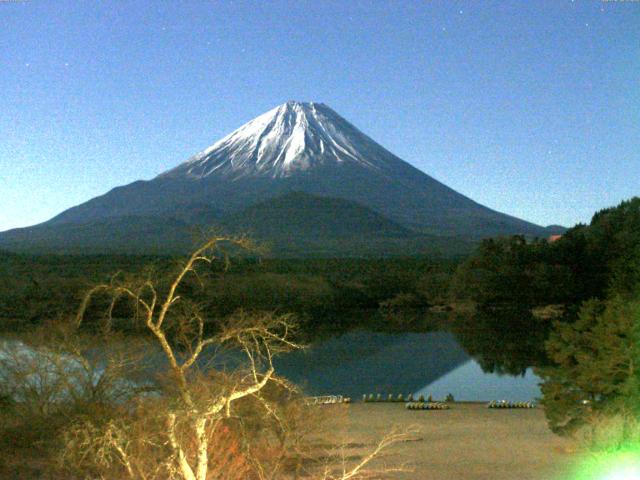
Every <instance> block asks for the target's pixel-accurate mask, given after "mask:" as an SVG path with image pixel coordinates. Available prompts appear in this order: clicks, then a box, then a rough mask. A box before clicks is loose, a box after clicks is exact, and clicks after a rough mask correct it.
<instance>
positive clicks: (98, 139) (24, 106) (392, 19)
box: [0, 0, 640, 230]
mask: <svg viewBox="0 0 640 480" xmlns="http://www.w3.org/2000/svg"><path fill="white" fill-rule="evenodd" d="M290 99H294V100H303V101H318V102H324V103H326V104H328V105H329V106H331V107H332V108H333V109H334V110H336V111H337V112H338V113H340V114H341V115H342V116H344V117H345V118H347V119H348V120H350V121H351V122H352V123H354V124H355V125H356V126H357V127H359V128H360V129H361V130H362V131H364V132H365V133H367V134H368V135H370V136H371V137H373V138H374V139H375V140H377V141H378V142H379V143H381V144H382V145H384V146H385V147H387V148H388V149H389V150H391V151H392V152H394V153H395V154H397V155H398V156H399V157H401V158H403V159H404V160H406V161H408V162H410V163H411V164H413V165H415V166H416V167H418V168H420V169H421V170H423V171H425V172H426V173H428V174H429V175H431V176H433V177H435V178H436V179H438V180H440V181H442V182H444V183H445V184H447V185H449V186H451V187H453V188H454V189H456V190H458V191H459V192H461V193H463V194H465V195H467V196H469V197H471V198H473V199H474V200H476V201H478V202H480V203H483V204H485V205H487V206H489V207H492V208H495V209H497V210H500V211H503V212H506V213H509V214H512V215H515V216H518V217H521V218H524V219H526V220H530V221H533V222H536V223H539V224H550V223H561V224H564V225H572V224H574V223H576V222H580V221H582V222H585V221H588V220H589V218H590V217H591V214H592V213H593V212H594V211H595V210H597V209H600V208H603V207H606V206H610V205H613V204H616V203H618V202H619V201H620V200H622V199H625V198H629V197H631V196H633V195H639V194H640V2H636V1H631V0H627V1H623V0H618V1H604V2H601V1H598V0H594V1H590V0H584V1H581V0H575V1H574V2H572V1H571V0H566V1H565V0H548V1H522V0H513V1H508V0H504V1H502V0H500V1H480V0H473V1H444V0H442V1H435V0H434V1H417V0H416V1H412V2H405V1H388V2H387V1H378V0H371V1H366V2H365V1H362V2H360V1H354V0H349V1H344V0H339V1H335V2H334V1H288V2H287V1H275V2H271V1H269V2H262V1H255V2H249V1H246V2H245V1H233V2H232V1H222V0H220V1H213V0H200V1H195V0H192V1H189V0H185V1H177V0H167V1H161V0H153V1H152V0H148V1H142V0H138V1H128V0H117V1H107V2H104V1H98V0H94V1H88V0H25V1H20V0H0V201H1V202H2V203H1V205H0V230H5V229H9V228H12V227H18V226H26V225H30V224H34V223H37V222H41V221H44V220H47V219H48V218H50V217H51V216H53V215H55V214H57V213H59V212H60V211H62V210H64V209H66V208H69V207H71V206H73V205H76V204H78V203H81V202H83V201H86V200H88V199H90V198H92V197H94V196H96V195H100V194H102V193H105V192H106V191H108V190H110V189H111V188H113V187H115V186H118V185H122V184H126V183H130V182H132V181H134V180H137V179H149V178H152V177H154V176H155V175H157V174H158V173H160V172H162V171H164V170H166V169H168V168H170V167H173V166H175V165H177V164H178V163H180V162H182V161H184V160H185V159H186V158H187V157H189V156H190V155H192V154H193V153H195V152H197V151H199V150H201V149H203V148H204V147H207V146H208V145H210V144H212V143H213V142H214V141H215V140H217V139H218V138H220V137H221V136H223V135H225V134H227V133H229V132H230V131H232V130H233V129H235V128H237V127H238V126H240V125H241V124H242V123H244V122H246V121H248V120H250V119H252V118H254V117H255V116H257V115H258V114H260V113H263V112H264V111H266V110H268V109H270V108H272V107H274V106H276V105H278V104H280V103H283V102H285V101H287V100H290Z"/></svg>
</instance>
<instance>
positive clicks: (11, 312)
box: [0, 252, 457, 335]
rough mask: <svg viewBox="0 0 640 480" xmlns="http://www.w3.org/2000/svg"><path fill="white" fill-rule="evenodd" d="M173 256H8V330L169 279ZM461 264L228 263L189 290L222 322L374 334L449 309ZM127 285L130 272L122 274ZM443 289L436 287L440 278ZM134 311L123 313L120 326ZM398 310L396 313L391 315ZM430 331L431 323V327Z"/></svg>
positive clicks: (3, 309) (1, 296)
mask: <svg viewBox="0 0 640 480" xmlns="http://www.w3.org/2000/svg"><path fill="white" fill-rule="evenodd" d="M176 261H177V260H176V259H174V258H172V257H151V256H133V255H131V256H126V255H93V256H81V255H78V256H75V255H66V256H65V255H48V256H28V255H15V254H4V253H2V252H0V329H4V330H15V329H16V328H27V327H29V326H30V325H33V324H40V323H42V322H45V321H47V320H50V319H55V318H57V317H65V316H68V315H72V314H74V313H75V311H76V309H77V306H78V304H79V302H80V299H81V298H82V296H83V294H84V292H85V291H86V290H87V289H88V288H89V287H90V286H91V285H94V284H96V283H109V282H110V280H111V277H112V276H113V275H114V274H116V273H117V272H130V274H131V275H135V274H139V273H141V272H143V270H145V269H146V270H148V268H149V267H148V265H149V264H151V265H152V267H151V268H152V269H153V271H149V272H147V273H145V274H144V275H143V276H144V277H151V278H154V279H156V280H157V281H159V280H160V279H161V278H163V277H164V276H165V275H164V274H165V273H167V272H170V271H172V270H173V269H174V268H175V265H176ZM456 265H457V262H456V261H454V260H432V259H428V258H425V257H414V258H385V259H257V258H252V257H246V258H242V259H238V260H236V261H234V262H233V264H231V265H230V266H225V265H224V262H218V264H215V263H214V265H213V266H212V267H211V269H210V271H208V272H205V273H204V274H200V276H199V278H198V279H196V278H195V277H194V278H189V279H187V281H185V285H184V289H185V292H186V293H188V294H189V295H190V297H191V298H192V299H193V300H194V302H196V303H197V304H198V305H199V306H200V308H202V309H203V310H206V311H207V312H208V313H209V314H210V315H211V316H212V317H217V318H221V317H224V316H226V315H228V314H230V313H232V312H234V311H236V310H237V309H238V308H243V309H245V310H250V311H272V310H276V311H279V312H289V313H294V314H296V315H297V317H298V318H299V319H301V321H302V327H303V328H304V329H305V330H306V332H307V333H310V332H313V334H314V335H315V334H322V331H323V330H331V331H334V332H335V331H336V330H337V331H342V330H345V329H348V328H351V327H354V326H357V325H362V324H363V323H364V322H366V324H367V326H369V327H371V328H374V327H375V328H383V329H384V328H387V327H388V328H389V329H393V330H397V329H398V328H402V329H410V330H411V329H422V328H425V323H424V318H425V311H426V309H427V308H428V307H429V306H430V305H432V304H433V303H436V302H437V301H441V302H444V301H445V294H444V293H443V291H445V290H446V289H447V287H448V285H447V283H448V279H449V278H450V277H451V275H452V273H453V271H454V270H455V268H456ZM118 275H119V277H121V276H122V275H123V274H122V273H120V274H118ZM432 278H437V281H435V282H433V283H430V279H432ZM108 301H109V299H108V298H106V297H105V298H96V303H95V304H93V305H92V306H91V309H90V311H89V312H88V314H87V317H88V319H87V321H88V322H91V321H94V322H96V323H99V320H100V319H101V318H102V316H103V314H104V312H105V311H106V308H107V306H108ZM132 308H133V307H132V305H131V304H130V303H129V302H127V301H125V300H122V301H119V302H117V303H116V305H115V309H114V312H113V313H114V317H115V320H116V324H117V322H118V320H119V319H125V318H130V317H131V313H132V311H131V309H132ZM387 312H391V313H392V315H391V316H388V315H386V313H387ZM427 326H428V325H427Z"/></svg>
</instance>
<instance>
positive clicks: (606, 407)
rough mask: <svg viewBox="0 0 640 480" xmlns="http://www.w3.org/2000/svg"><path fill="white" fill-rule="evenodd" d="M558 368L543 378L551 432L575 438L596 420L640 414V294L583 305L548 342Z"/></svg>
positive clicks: (547, 370) (547, 371) (541, 371)
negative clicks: (580, 429) (571, 435)
mask: <svg viewBox="0 0 640 480" xmlns="http://www.w3.org/2000/svg"><path fill="white" fill-rule="evenodd" d="M546 349H547V353H548V355H549V358H550V360H551V361H552V362H553V363H554V364H555V365H554V366H552V367H546V368H541V369H538V370H537V373H538V374H539V375H540V376H541V377H542V378H543V379H544V383H543V384H542V393H543V400H542V403H543V404H544V406H545V412H546V415H547V419H548V421H549V425H550V427H551V429H552V430H553V431H555V432H557V433H572V432H574V431H575V430H576V429H577V428H579V427H581V426H583V425H585V424H588V423H589V422H590V421H591V420H592V418H594V417H595V416H596V415H599V414H602V413H605V414H617V413H621V412H622V413H625V412H633V413H634V414H636V415H637V414H640V369H639V368H638V366H639V365H640V291H639V292H638V294H636V296H635V298H634V299H629V298H625V297H623V296H621V295H614V296H613V297H612V298H610V299H609V300H606V301H600V300H590V301H587V302H585V303H584V304H583V306H582V308H581V310H580V314H579V316H578V320H577V321H576V322H574V323H571V324H566V323H564V324H563V323H557V324H556V325H555V329H554V331H553V332H552V333H551V334H550V336H549V340H548V341H547V342H546Z"/></svg>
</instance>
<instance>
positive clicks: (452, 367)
mask: <svg viewBox="0 0 640 480" xmlns="http://www.w3.org/2000/svg"><path fill="white" fill-rule="evenodd" d="M276 367H277V370H278V371H279V372H280V374H282V375H284V376H286V377H288V378H289V379H291V380H293V381H294V382H296V383H298V384H300V385H302V387H303V388H304V390H305V391H306V392H307V393H309V394H312V395H332V394H336V395H338V394H340V395H347V396H351V397H352V398H354V399H356V400H357V399H360V398H361V397H362V395H363V394H369V393H373V394H377V393H381V394H383V395H385V396H386V394H388V393H393V394H395V395H397V394H399V393H402V394H403V395H408V394H409V393H412V394H414V396H415V395H420V394H424V395H425V396H428V395H432V396H433V397H434V398H435V399H443V398H444V397H445V396H446V395H447V394H448V393H451V394H453V396H454V398H455V399H456V400H467V401H489V400H501V399H506V400H512V401H529V400H535V399H536V398H538V397H540V388H539V386H538V383H539V382H540V379H539V378H538V377H536V376H535V375H534V374H533V373H532V372H531V371H530V370H528V371H527V372H526V374H525V375H524V376H518V377H514V376H510V375H498V374H491V373H484V372H483V371H482V369H481V368H480V365H478V363H477V362H475V361H474V360H473V359H472V358H470V357H469V355H467V353H466V352H465V351H464V349H463V348H462V347H461V346H460V345H459V344H458V342H457V341H456V339H455V337H454V336H453V335H452V334H451V333H448V332H429V333H398V334H390V333H375V332H367V331H355V332H350V333H346V334H344V335H341V336H338V337H335V338H332V339H329V340H325V341H322V342H319V343H317V344H315V345H313V346H311V347H310V348H309V349H307V350H306V351H304V352H294V353H291V354H288V355H286V356H285V357H284V358H281V359H279V360H278V362H277V365H276Z"/></svg>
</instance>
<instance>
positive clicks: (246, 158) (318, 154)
mask: <svg viewBox="0 0 640 480" xmlns="http://www.w3.org/2000/svg"><path fill="white" fill-rule="evenodd" d="M392 158H395V157H394V156H393V155H392V154H391V153H390V152H388V151H387V150H385V149H384V148H383V147H382V146H380V145H378V144H377V143H376V142H374V141H373V140H372V139H371V138H369V137H368V136H366V135H365V134H363V133H362V132H360V131H359V130H358V129H357V128H356V127H354V126H353V125H351V124H350V123H349V122H347V121H346V120H345V119H344V118H342V117H341V116H340V115H338V114H337V113H336V112H335V111H333V110H332V109H331V108H329V107H328V106H327V105H325V104H323V103H306V102H296V101H289V102H287V103H283V104H282V105H280V106H278V107H276V108H274V109H272V110H269V111H268V112H266V113H264V114H262V115H260V116H258V117H256V118H255V119H253V120H251V121H250V122H248V123H246V124H244V125H243V126H241V127H240V128H238V129H237V130H235V131H234V132H232V133H230V134H229V135H227V136H226V137H224V138H222V139H221V140H219V141H217V142H216V143H214V144H213V145H212V146H211V147H209V148H207V149H206V150H204V151H202V152H200V153H198V154H197V155H195V156H193V157H191V158H190V159H189V160H187V161H186V162H184V163H183V164H181V165H179V166H178V167H176V168H174V169H172V170H169V171H168V172H165V173H163V174H162V175H161V177H172V178H176V177H178V178H179V177H189V178H204V177H208V176H210V175H212V174H215V175H216V176H221V177H224V178H228V179H229V178H230V179H237V178H242V177H247V176H259V177H271V178H284V177H290V176H292V175H294V174H295V173H296V172H300V171H305V170H308V169H310V168H313V167H315V166H319V165H323V166H326V165H330V164H332V163H335V164H342V163H344V162H351V163H354V164H357V165H360V166H362V167H366V168H369V169H374V170H386V169H387V168H389V162H393V160H392Z"/></svg>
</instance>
